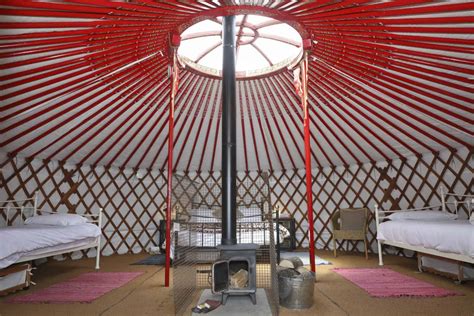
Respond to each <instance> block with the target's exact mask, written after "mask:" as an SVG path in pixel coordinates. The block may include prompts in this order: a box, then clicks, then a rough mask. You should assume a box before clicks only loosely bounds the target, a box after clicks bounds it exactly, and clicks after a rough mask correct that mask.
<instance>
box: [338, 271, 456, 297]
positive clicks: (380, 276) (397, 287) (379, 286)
mask: <svg viewBox="0 0 474 316" xmlns="http://www.w3.org/2000/svg"><path fill="white" fill-rule="evenodd" d="M333 271H334V272H336V273H337V274H339V275H341V276H343V277H344V278H346V279H347V280H349V281H351V282H352V283H354V284H355V285H357V286H358V287H360V288H362V289H364V290H365V291H366V292H367V293H369V295H370V296H372V297H402V296H405V297H406V296H411V297H445V296H453V295H462V294H461V293H457V292H454V291H450V290H446V289H443V288H439V287H436V286H434V285H432V284H430V283H428V282H424V281H420V280H418V279H415V278H412V277H409V276H406V275H403V274H401V273H398V272H396V271H393V270H391V269H388V268H375V269H343V268H336V269H333Z"/></svg>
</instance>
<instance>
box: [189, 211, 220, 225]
mask: <svg viewBox="0 0 474 316" xmlns="http://www.w3.org/2000/svg"><path fill="white" fill-rule="evenodd" d="M213 212H214V210H212V209H209V208H197V209H192V210H190V211H189V215H190V218H189V223H217V222H219V220H218V219H217V218H215V217H214V216H213Z"/></svg>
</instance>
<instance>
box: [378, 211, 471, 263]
mask: <svg viewBox="0 0 474 316" xmlns="http://www.w3.org/2000/svg"><path fill="white" fill-rule="evenodd" d="M377 239H378V240H382V241H394V242H399V243H404V244H409V245H412V246H419V247H420V246H421V247H425V248H428V249H434V250H437V251H441V252H447V253H455V254H461V255H465V256H469V257H471V258H474V225H472V224H471V223H469V221H468V220H445V221H428V220H424V221H418V220H400V221H387V222H384V223H382V224H380V225H379V230H378V231H377Z"/></svg>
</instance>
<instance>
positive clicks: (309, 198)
mask: <svg viewBox="0 0 474 316" xmlns="http://www.w3.org/2000/svg"><path fill="white" fill-rule="evenodd" d="M303 49H304V50H305V51H304V55H303V60H302V61H301V106H302V107H303V124H304V151H305V162H306V202H307V203H308V207H307V212H308V215H307V216H308V222H309V261H310V265H311V271H313V272H316V265H315V262H314V221H313V190H312V188H313V181H312V180H313V177H312V176H311V142H310V141H311V138H310V131H309V113H308V110H309V109H308V53H309V50H310V49H311V39H306V40H304V41H303Z"/></svg>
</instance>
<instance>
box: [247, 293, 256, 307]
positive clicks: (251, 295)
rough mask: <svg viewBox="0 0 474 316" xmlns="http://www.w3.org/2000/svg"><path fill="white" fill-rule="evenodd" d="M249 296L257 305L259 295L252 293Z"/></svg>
mask: <svg viewBox="0 0 474 316" xmlns="http://www.w3.org/2000/svg"><path fill="white" fill-rule="evenodd" d="M249 295H250V299H251V300H252V303H253V305H257V293H250V294H249Z"/></svg>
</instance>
